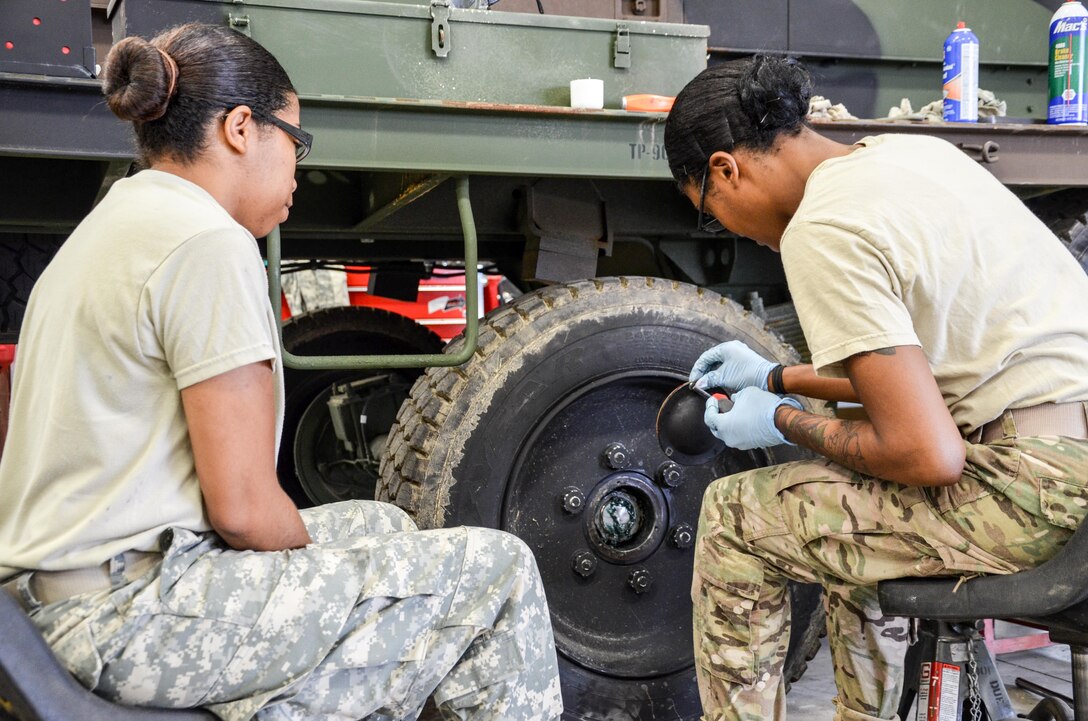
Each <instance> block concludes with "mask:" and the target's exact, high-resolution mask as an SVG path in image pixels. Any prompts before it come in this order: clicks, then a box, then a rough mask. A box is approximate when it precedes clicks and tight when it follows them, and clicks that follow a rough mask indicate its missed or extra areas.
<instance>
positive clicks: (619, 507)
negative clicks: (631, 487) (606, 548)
mask: <svg viewBox="0 0 1088 721" xmlns="http://www.w3.org/2000/svg"><path fill="white" fill-rule="evenodd" d="M593 523H594V524H595V525H596V526H597V533H599V534H600V535H601V538H602V539H604V542H605V543H607V544H608V545H610V546H616V547H622V546H624V545H626V544H627V543H630V542H631V540H632V539H634V537H635V534H637V533H638V530H639V527H640V526H641V525H642V511H641V510H639V504H638V501H636V500H635V499H634V497H633V496H632V495H631V494H630V493H627V492H625V491H616V492H615V493H610V494H608V496H606V497H605V499H604V501H602V502H601V505H600V507H599V508H598V509H597V516H596V517H595V518H594V519H593Z"/></svg>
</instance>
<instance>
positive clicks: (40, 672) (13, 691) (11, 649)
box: [0, 591, 216, 721]
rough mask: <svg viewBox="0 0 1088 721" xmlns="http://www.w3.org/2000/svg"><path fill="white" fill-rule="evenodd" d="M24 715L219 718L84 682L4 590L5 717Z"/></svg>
mask: <svg viewBox="0 0 1088 721" xmlns="http://www.w3.org/2000/svg"><path fill="white" fill-rule="evenodd" d="M6 718H15V719H18V721H75V720H76V719H79V721H215V719H216V716H214V715H212V714H211V713H209V712H207V711H202V710H194V711H188V710H186V711H167V710H158V709H145V708H134V707H130V706H119V705H117V704H114V703H110V702H109V701H106V700H105V699H103V698H100V697H98V696H95V695H94V694H93V693H91V692H90V691H88V690H87V689H85V688H83V686H81V685H80V684H79V683H78V682H77V681H76V680H75V679H74V678H72V677H71V676H70V675H69V674H68V672H67V671H66V670H65V669H64V668H63V667H62V666H61V665H60V663H59V662H58V661H57V659H56V657H55V656H54V655H53V652H52V651H51V650H50V648H49V646H47V645H46V643H45V639H43V638H42V635H41V634H40V633H38V629H37V628H36V627H35V626H34V624H33V623H31V621H30V619H29V618H27V616H26V614H25V613H23V609H22V608H20V607H19V604H17V603H16V602H15V599H13V598H12V597H11V596H9V595H8V594H7V593H6V592H4V591H0V719H6Z"/></svg>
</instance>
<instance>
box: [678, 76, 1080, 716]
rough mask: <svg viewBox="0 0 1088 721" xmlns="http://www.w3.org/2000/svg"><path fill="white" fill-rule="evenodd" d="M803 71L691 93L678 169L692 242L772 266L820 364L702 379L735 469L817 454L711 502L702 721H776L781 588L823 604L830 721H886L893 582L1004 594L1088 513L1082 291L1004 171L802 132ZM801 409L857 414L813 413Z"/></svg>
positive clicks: (883, 139)
mask: <svg viewBox="0 0 1088 721" xmlns="http://www.w3.org/2000/svg"><path fill="white" fill-rule="evenodd" d="M810 93H811V81H810V79H809V76H808V74H807V72H806V71H805V70H804V69H803V68H802V67H801V66H800V65H798V64H796V63H794V62H792V61H788V60H786V59H782V58H771V57H756V58H753V59H746V60H738V61H734V62H730V63H725V64H722V65H718V66H715V67H713V68H711V69H709V70H706V71H705V72H703V73H702V74H700V75H699V76H698V77H697V78H695V79H694V80H693V81H692V82H691V83H689V84H688V86H687V87H686V88H685V89H684V90H683V91H682V92H681V93H680V95H679V96H678V97H677V99H676V102H675V104H674V106H673V109H672V111H671V113H670V114H669V118H668V122H667V124H666V129H665V148H666V152H667V154H668V159H669V164H670V168H671V170H672V172H673V175H674V176H675V178H676V180H677V181H678V182H679V184H680V189H681V191H682V192H683V193H684V194H685V195H686V196H687V197H688V199H689V200H690V201H691V202H692V204H693V205H694V206H695V207H697V208H698V209H699V225H700V228H701V229H704V230H715V229H717V228H715V227H714V226H715V224H717V223H720V225H718V228H720V227H721V226H724V227H728V228H729V229H730V230H731V231H733V232H734V233H736V234H737V235H742V236H745V237H748V238H751V239H752V240H754V241H756V242H757V243H760V244H762V245H766V246H767V247H769V248H771V249H772V250H774V251H777V252H780V253H781V255H782V263H783V266H784V268H785V271H786V279H787V282H788V284H789V289H790V293H791V295H792V297H793V300H794V303H795V306H796V308H797V313H798V317H799V319H800V321H801V326H802V329H803V330H804V333H805V337H806V340H807V342H808V345H809V348H810V349H811V350H812V364H811V365H798V366H790V367H786V368H783V367H781V366H777V365H776V364H774V363H772V362H770V361H768V360H766V359H764V358H761V357H759V356H758V355H757V354H756V353H754V352H753V351H752V350H751V349H749V348H748V347H747V346H745V345H744V344H743V343H740V342H738V341H731V342H728V343H723V344H722V345H719V346H717V347H716V348H713V349H711V350H709V351H707V352H706V353H704V354H703V356H702V357H700V358H699V359H698V361H697V362H696V363H695V366H694V368H693V369H692V372H691V379H692V380H700V381H701V384H702V385H704V386H706V387H721V388H726V389H730V390H731V391H732V400H733V406H732V408H731V410H729V411H727V412H725V413H721V412H719V411H718V408H717V404H716V402H708V404H707V411H706V423H707V425H708V426H709V427H710V428H711V430H712V431H713V433H714V435H716V436H717V437H718V438H720V439H721V440H723V441H724V442H725V443H726V444H727V445H729V446H732V447H734V448H740V449H749V448H762V447H769V446H774V445H777V444H781V443H795V444H798V445H801V446H804V447H806V448H809V449H811V450H812V451H814V452H816V453H817V454H819V455H820V456H821V458H820V459H818V460H812V461H803V462H797V463H789V464H784V465H779V466H774V467H770V468H762V469H757V470H754V471H749V472H746V473H741V474H737V475H733V476H728V477H725V478H722V479H719V480H717V481H715V482H714V483H712V484H711V485H710V487H709V488H708V489H707V492H706V495H705V496H704V499H703V507H702V513H701V517H700V522H699V529H698V537H697V542H696V556H695V579H694V582H693V585H692V600H693V602H694V614H695V617H694V627H695V629H694V635H695V638H694V641H695V656H696V670H697V674H698V678H699V688H700V695H701V697H702V702H703V709H704V714H705V718H706V719H708V720H710V721H741V720H742V719H743V720H745V721H754V720H755V719H781V718H783V717H784V708H785V704H784V688H783V683H782V664H783V661H784V659H785V654H786V649H787V647H788V642H789V628H788V620H789V606H788V594H787V593H786V584H787V582H788V580H790V579H792V580H797V581H802V582H809V583H821V584H822V585H823V586H824V588H825V591H826V595H827V603H828V637H829V639H830V644H831V652H832V657H833V660H834V662H835V680H836V685H837V687H838V691H839V693H838V696H837V698H836V699H835V704H836V718H837V719H841V720H844V721H855V720H869V719H891V718H895V710H896V706H897V702H898V699H899V695H900V691H901V689H900V678H901V666H902V659H903V652H904V644H905V640H906V638H907V635H908V634H907V627H906V622H905V621H904V620H902V619H895V618H888V617H885V616H883V615H882V614H881V611H880V606H879V604H878V602H877V596H876V584H877V582H879V581H881V580H884V579H888V578H900V577H905V576H938V575H961V574H975V573H1010V572H1015V571H1018V570H1022V569H1025V568H1030V567H1032V566H1035V565H1037V564H1039V563H1041V562H1042V561H1044V560H1046V559H1048V558H1050V557H1051V556H1052V555H1053V554H1054V553H1055V552H1056V551H1057V550H1058V549H1059V548H1060V547H1061V546H1062V545H1063V544H1064V543H1065V542H1066V541H1067V540H1068V538H1069V537H1070V536H1071V535H1072V533H1073V530H1074V529H1075V528H1076V527H1077V525H1078V524H1079V523H1080V521H1081V519H1082V518H1083V516H1084V515H1085V510H1086V508H1088V488H1086V487H1085V484H1086V483H1088V440H1086V439H1088V416H1086V412H1088V411H1086V409H1088V403H1086V401H1088V373H1085V370H1086V369H1088V317H1085V315H1084V313H1083V311H1082V310H1081V304H1082V302H1083V298H1084V297H1086V296H1088V277H1086V276H1085V274H1084V272H1083V271H1082V270H1081V268H1080V267H1079V265H1078V264H1077V262H1076V261H1075V260H1074V259H1073V258H1072V256H1071V255H1070V254H1069V253H1068V252H1066V250H1065V249H1064V248H1063V247H1062V245H1061V243H1060V241H1058V239H1057V238H1055V237H1054V236H1053V235H1052V234H1051V233H1050V232H1049V231H1048V230H1047V228H1046V227H1045V226H1044V225H1043V224H1042V223H1041V222H1040V221H1039V220H1037V219H1036V218H1035V217H1034V216H1033V215H1032V214H1031V213H1030V212H1029V211H1028V210H1027V209H1026V208H1025V207H1024V206H1023V205H1022V204H1021V203H1020V202H1019V201H1018V200H1017V198H1016V197H1015V196H1013V195H1012V194H1011V193H1010V192H1009V191H1008V190H1007V189H1005V188H1004V187H1003V186H1002V185H1001V184H1000V183H999V182H998V181H997V180H995V179H994V178H993V177H992V176H991V175H990V174H989V173H987V172H986V171H985V170H984V169H982V168H981V167H980V166H978V165H977V164H976V163H975V162H973V161H972V160H970V159H968V158H967V157H966V156H965V155H963V153H961V152H960V151H958V150H957V149H956V148H955V147H953V146H952V145H950V144H948V143H945V142H944V141H941V140H937V139H934V138H927V137H914V136H896V135H885V136H879V137H869V138H865V139H863V140H861V141H859V142H858V143H857V144H855V145H842V144H839V143H835V142H833V141H831V140H828V139H827V138H824V137H822V136H820V135H819V134H817V133H816V132H814V131H813V129H812V128H811V127H809V126H808V124H807V121H806V115H807V112H808V100H809V96H810ZM787 394H796V395H803V396H808V397H810V398H818V399H824V400H832V401H853V402H860V403H861V404H862V405H863V406H864V409H865V411H866V414H867V416H868V419H867V420H843V419H837V418H832V417H829V416H824V415H818V414H814V413H808V412H806V411H804V410H802V408H801V406H800V404H799V403H797V402H796V401H795V400H793V399H791V398H789V397H788V395H787Z"/></svg>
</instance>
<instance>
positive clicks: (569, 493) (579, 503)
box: [563, 486, 586, 515]
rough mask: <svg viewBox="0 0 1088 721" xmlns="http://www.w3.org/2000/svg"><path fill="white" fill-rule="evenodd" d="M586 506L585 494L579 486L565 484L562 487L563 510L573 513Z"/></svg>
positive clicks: (579, 511)
mask: <svg viewBox="0 0 1088 721" xmlns="http://www.w3.org/2000/svg"><path fill="white" fill-rule="evenodd" d="M585 507H586V494H584V493H582V490H581V489H580V488H575V487H574V486H567V487H566V488H564V489H563V510H564V511H566V512H567V513H569V514H571V515H574V514H577V513H581V512H582V510H583V509H584V508H585Z"/></svg>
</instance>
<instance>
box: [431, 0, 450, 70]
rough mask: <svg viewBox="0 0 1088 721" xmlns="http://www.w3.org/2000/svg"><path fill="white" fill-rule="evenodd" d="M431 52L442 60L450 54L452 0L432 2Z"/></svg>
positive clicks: (432, 0) (435, 0)
mask: <svg viewBox="0 0 1088 721" xmlns="http://www.w3.org/2000/svg"><path fill="white" fill-rule="evenodd" d="M431 50H434V54H435V55H437V56H438V57H440V58H444V57H446V56H447V55H449V54H450V0H431Z"/></svg>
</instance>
